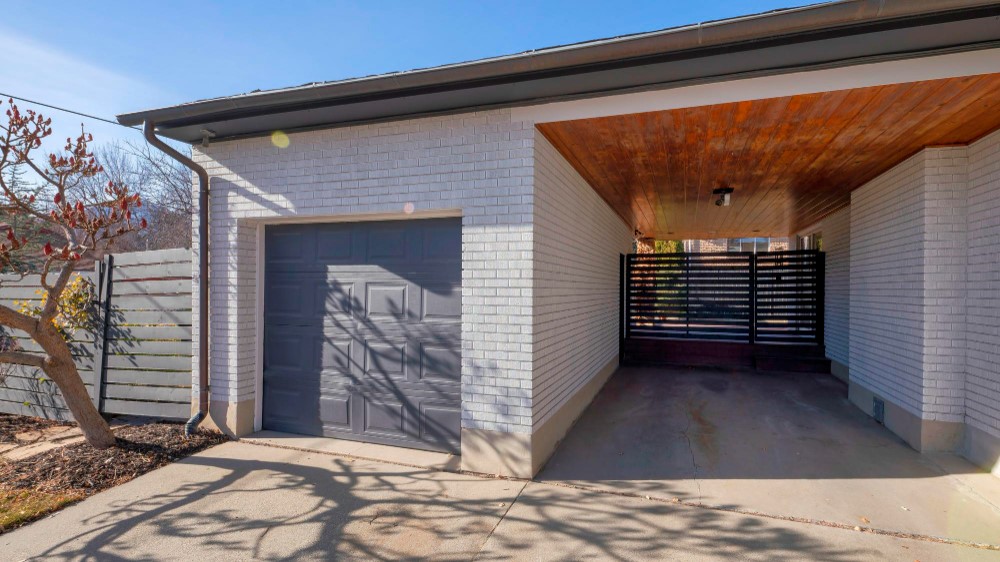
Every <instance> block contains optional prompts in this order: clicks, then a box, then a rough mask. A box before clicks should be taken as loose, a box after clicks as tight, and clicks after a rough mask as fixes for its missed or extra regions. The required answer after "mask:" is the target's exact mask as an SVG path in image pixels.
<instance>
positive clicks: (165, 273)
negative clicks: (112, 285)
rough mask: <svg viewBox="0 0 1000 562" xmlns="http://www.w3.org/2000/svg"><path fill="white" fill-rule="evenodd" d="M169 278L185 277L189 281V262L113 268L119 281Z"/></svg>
mask: <svg viewBox="0 0 1000 562" xmlns="http://www.w3.org/2000/svg"><path fill="white" fill-rule="evenodd" d="M171 277H186V278H188V279H190V278H191V262H183V263H163V264H156V265H133V266H131V267H117V268H115V279H116V280H119V281H137V280H139V281H141V280H145V279H165V278H171Z"/></svg>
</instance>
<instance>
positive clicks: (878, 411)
mask: <svg viewBox="0 0 1000 562" xmlns="http://www.w3.org/2000/svg"><path fill="white" fill-rule="evenodd" d="M872 417H873V418H875V421H877V422H878V423H880V424H882V425H885V400H882V399H881V398H879V397H878V396H872Z"/></svg>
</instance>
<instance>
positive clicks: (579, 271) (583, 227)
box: [532, 133, 632, 428]
mask: <svg viewBox="0 0 1000 562" xmlns="http://www.w3.org/2000/svg"><path fill="white" fill-rule="evenodd" d="M534 187H535V207H534V209H535V218H534V258H535V269H534V294H533V297H534V340H533V346H532V349H533V351H534V389H533V396H532V402H533V405H534V425H535V427H536V428H537V427H539V426H540V425H541V424H543V423H545V421H546V420H548V419H549V417H550V416H551V415H552V414H554V413H555V412H556V411H558V409H559V408H560V407H561V406H562V405H564V404H565V403H566V401H567V400H569V399H570V398H571V397H572V396H573V394H575V393H576V392H577V391H578V390H579V389H580V388H581V387H582V386H583V385H585V384H586V383H587V382H588V381H590V380H591V379H592V378H593V377H594V376H595V375H596V374H597V373H598V372H599V371H600V370H601V368H602V367H604V366H605V365H607V364H608V362H610V361H612V360H615V359H617V357H618V323H619V307H618V305H619V301H618V291H619V255H620V254H622V253H628V252H629V251H630V249H631V246H632V234H631V232H632V229H631V228H629V226H628V225H626V224H625V222H624V221H622V219H621V218H619V216H618V215H617V214H616V213H615V212H614V211H613V210H612V209H611V207H609V206H608V204H607V203H605V202H604V200H603V199H601V197H600V196H599V195H597V193H596V192H595V191H594V190H593V189H591V187H590V186H589V184H587V182H586V181H585V180H584V179H583V178H582V177H581V176H580V174H578V173H577V172H576V170H574V169H573V167H572V166H570V164H569V163H568V162H567V161H566V160H565V159H564V158H563V157H562V155H561V154H559V152H558V151H556V149H555V148H554V147H553V146H552V145H551V144H550V143H549V142H548V140H546V139H545V137H544V136H542V135H541V134H540V133H536V137H535V186H534Z"/></svg>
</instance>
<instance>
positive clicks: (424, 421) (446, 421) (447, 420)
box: [419, 402, 462, 447]
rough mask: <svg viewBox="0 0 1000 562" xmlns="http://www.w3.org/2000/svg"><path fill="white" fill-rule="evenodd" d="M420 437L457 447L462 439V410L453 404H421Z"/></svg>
mask: <svg viewBox="0 0 1000 562" xmlns="http://www.w3.org/2000/svg"><path fill="white" fill-rule="evenodd" d="M420 413H421V415H420V418H419V419H420V438H421V439H422V440H424V441H429V442H433V443H439V444H442V445H444V446H448V445H452V446H455V447H457V446H458V444H459V442H460V441H461V436H460V435H459V428H460V427H461V426H462V410H461V409H460V408H456V407H454V406H453V405H448V404H442V403H435V402H423V403H421V405H420Z"/></svg>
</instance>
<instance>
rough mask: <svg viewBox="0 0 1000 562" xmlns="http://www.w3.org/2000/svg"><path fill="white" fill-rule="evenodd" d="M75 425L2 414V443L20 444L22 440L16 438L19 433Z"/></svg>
mask: <svg viewBox="0 0 1000 562" xmlns="http://www.w3.org/2000/svg"><path fill="white" fill-rule="evenodd" d="M75 425H76V424H75V423H73V422H63V421H56V420H46V419H42V418H33V417H30V416H17V415H14V414H0V443H16V444H20V443H22V442H21V441H18V440H17V439H16V438H15V436H16V435H18V434H19V433H28V432H40V431H42V430H44V429H48V428H50V427H56V426H63V427H73V426H75Z"/></svg>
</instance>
